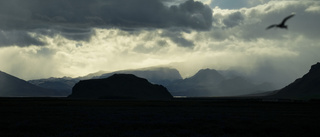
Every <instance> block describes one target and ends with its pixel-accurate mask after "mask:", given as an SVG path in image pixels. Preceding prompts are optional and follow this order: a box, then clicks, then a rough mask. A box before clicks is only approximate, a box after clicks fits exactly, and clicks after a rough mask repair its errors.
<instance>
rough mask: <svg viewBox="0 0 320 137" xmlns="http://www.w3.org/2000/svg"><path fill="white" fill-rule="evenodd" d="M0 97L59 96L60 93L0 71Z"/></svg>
mask: <svg viewBox="0 0 320 137" xmlns="http://www.w3.org/2000/svg"><path fill="white" fill-rule="evenodd" d="M0 96H1V97H48V96H61V94H60V93H57V92H54V91H52V90H48V89H45V88H41V87H38V86H35V85H33V84H30V83H28V82H26V81H24V80H22V79H19V78H17V77H14V76H11V75H9V74H7V73H4V72H2V71H0Z"/></svg>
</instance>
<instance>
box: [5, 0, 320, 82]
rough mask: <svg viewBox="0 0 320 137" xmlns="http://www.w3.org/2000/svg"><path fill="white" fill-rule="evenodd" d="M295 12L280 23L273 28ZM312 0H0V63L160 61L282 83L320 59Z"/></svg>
mask: <svg viewBox="0 0 320 137" xmlns="http://www.w3.org/2000/svg"><path fill="white" fill-rule="evenodd" d="M291 14H295V16H294V17H293V18H291V19H289V20H288V21H287V22H286V24H287V25H288V30H286V29H279V28H273V29H269V30H266V27H268V26H269V25H272V24H277V23H280V22H281V21H282V20H283V18H285V17H287V16H289V15H291ZM319 17H320V1H318V0H55V1H43V0H0V70H1V71H4V72H6V73H9V74H11V75H14V76H17V77H19V78H22V79H25V80H30V79H38V78H48V77H63V76H70V77H76V76H83V75H86V74H89V73H93V72H97V71H100V70H104V71H116V70H123V69H136V68H144V67H151V66H169V67H173V68H176V69H178V70H179V72H180V73H181V75H182V76H183V77H184V78H186V77H190V76H192V75H194V74H195V73H196V72H197V71H198V70H199V69H204V68H211V69H216V70H236V71H238V72H239V73H241V74H243V75H246V76H250V77H251V78H252V79H254V80H257V81H269V82H274V83H277V84H278V86H283V85H285V84H288V83H290V82H292V81H293V80H294V79H296V78H298V77H301V76H302V75H303V74H305V73H307V72H308V70H309V69H310V66H311V65H312V64H315V63H317V62H319V61H320V54H319V51H320V39H319V38H320V27H318V25H319V24H320V18H319Z"/></svg>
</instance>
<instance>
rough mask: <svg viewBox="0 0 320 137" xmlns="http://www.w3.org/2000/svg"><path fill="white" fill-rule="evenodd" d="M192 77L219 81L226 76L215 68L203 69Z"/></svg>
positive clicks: (199, 79) (200, 79)
mask: <svg viewBox="0 0 320 137" xmlns="http://www.w3.org/2000/svg"><path fill="white" fill-rule="evenodd" d="M190 79H194V80H198V81H211V82H212V81H216V82H219V81H221V80H224V79H225V78H224V77H223V76H222V75H221V74H220V73H219V72H218V71H217V70H215V69H209V68H207V69H201V70H199V71H198V72H197V73H196V74H195V75H194V76H192V77H191V78H190Z"/></svg>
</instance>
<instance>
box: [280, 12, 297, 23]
mask: <svg viewBox="0 0 320 137" xmlns="http://www.w3.org/2000/svg"><path fill="white" fill-rule="evenodd" d="M293 16H294V14H292V15H290V16H288V17H286V18H284V19H283V21H282V22H281V24H282V25H284V23H285V22H286V21H287V20H288V19H290V18H292V17H293Z"/></svg>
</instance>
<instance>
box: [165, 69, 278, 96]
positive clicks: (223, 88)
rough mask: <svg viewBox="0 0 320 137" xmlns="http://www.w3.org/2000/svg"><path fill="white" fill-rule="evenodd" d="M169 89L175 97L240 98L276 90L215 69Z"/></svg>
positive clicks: (180, 81) (173, 84) (175, 83)
mask: <svg viewBox="0 0 320 137" xmlns="http://www.w3.org/2000/svg"><path fill="white" fill-rule="evenodd" d="M167 88H168V89H169V91H170V92H171V93H172V94H173V95H174V96H193V97H208V96H210V97H212V96H239V95H245V94H253V93H261V92H264V91H270V90H274V87H273V86H272V84H270V83H261V84H254V83H253V82H251V81H249V80H247V79H246V78H244V77H240V76H236V75H235V76H234V77H231V76H227V77H225V76H223V75H221V74H220V73H219V72H218V71H216V70H214V69H203V70H200V71H198V73H196V74H195V75H194V76H192V77H190V78H186V79H184V80H178V81H175V82H173V83H172V84H171V85H168V86H167Z"/></svg>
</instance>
